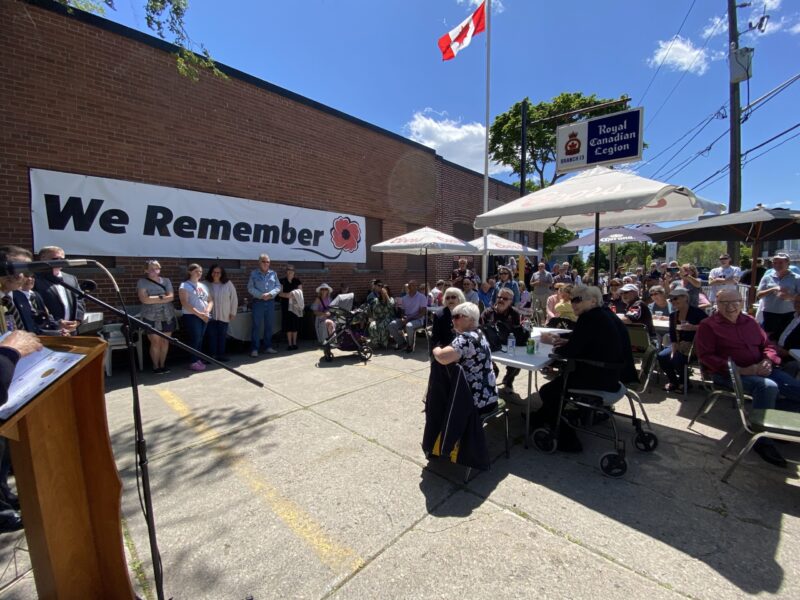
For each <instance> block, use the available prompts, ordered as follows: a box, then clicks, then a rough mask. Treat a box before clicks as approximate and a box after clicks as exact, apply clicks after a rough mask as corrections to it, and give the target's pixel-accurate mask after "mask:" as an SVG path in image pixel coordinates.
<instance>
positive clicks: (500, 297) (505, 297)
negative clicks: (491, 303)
mask: <svg viewBox="0 0 800 600" xmlns="http://www.w3.org/2000/svg"><path fill="white" fill-rule="evenodd" d="M497 301H498V302H511V298H509V297H508V296H498V297H497Z"/></svg>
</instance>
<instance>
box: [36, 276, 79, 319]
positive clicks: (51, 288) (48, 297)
mask: <svg viewBox="0 0 800 600" xmlns="http://www.w3.org/2000/svg"><path fill="white" fill-rule="evenodd" d="M61 276H62V277H63V280H64V283H66V284H67V285H71V286H72V287H74V288H77V287H78V280H77V278H76V277H75V276H74V275H70V274H69V273H63V272H62V273H61ZM59 281H60V280H59V278H58V277H56V276H55V275H53V274H52V273H40V274H38V275H37V276H36V283H34V284H33V289H34V290H36V291H37V292H39V294H40V295H41V296H42V299H43V300H44V304H45V306H46V307H47V310H48V311H49V312H50V314H51V315H52V316H53V318H54V319H55V320H56V321H61V320H66V321H83V315H84V314H86V304H85V303H84V301H83V299H82V298H78V297H77V296H76V295H75V294H74V293H73V292H72V291H70V290H68V289H67V288H64V290H65V291H66V292H67V295H68V296H69V298H70V311H69V314H67V311H66V310H65V309H64V305H63V304H62V303H61V296H60V295H59V293H58V286H59V283H58V282H59Z"/></svg>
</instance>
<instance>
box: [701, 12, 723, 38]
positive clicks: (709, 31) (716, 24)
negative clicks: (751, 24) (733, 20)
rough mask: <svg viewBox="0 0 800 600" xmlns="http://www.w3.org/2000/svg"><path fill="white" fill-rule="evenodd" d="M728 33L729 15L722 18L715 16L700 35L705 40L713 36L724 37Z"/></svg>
mask: <svg viewBox="0 0 800 600" xmlns="http://www.w3.org/2000/svg"><path fill="white" fill-rule="evenodd" d="M727 32H728V13H725V14H724V15H721V16H714V17H711V18H710V19H709V20H708V24H707V25H706V26H705V27H704V28H703V33H701V34H700V35H701V36H702V37H703V39H704V40H707V39H708V38H710V37H712V36H717V35H722V34H723V33H727Z"/></svg>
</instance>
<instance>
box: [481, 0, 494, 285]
mask: <svg viewBox="0 0 800 600" xmlns="http://www.w3.org/2000/svg"><path fill="white" fill-rule="evenodd" d="M485 10H486V139H485V141H484V148H483V212H484V213H486V212H489V72H490V65H491V56H492V0H486V8H485ZM488 235H489V230H488V229H484V230H483V260H482V263H481V271H482V272H483V280H484V281H486V280H488V279H489V252H488V251H487V248H488V243H487V236H488Z"/></svg>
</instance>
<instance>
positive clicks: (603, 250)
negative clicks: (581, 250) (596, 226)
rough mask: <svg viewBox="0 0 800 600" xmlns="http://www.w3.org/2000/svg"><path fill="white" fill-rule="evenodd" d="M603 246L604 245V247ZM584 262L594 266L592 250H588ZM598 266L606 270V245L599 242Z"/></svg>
mask: <svg viewBox="0 0 800 600" xmlns="http://www.w3.org/2000/svg"><path fill="white" fill-rule="evenodd" d="M604 246H605V247H604ZM586 264H587V265H589V266H590V267H593V266H594V252H590V253H589V256H588V257H587V259H586ZM600 268H601V269H605V270H608V245H607V244H600Z"/></svg>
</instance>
